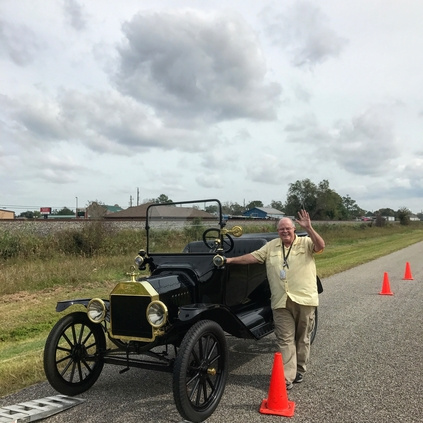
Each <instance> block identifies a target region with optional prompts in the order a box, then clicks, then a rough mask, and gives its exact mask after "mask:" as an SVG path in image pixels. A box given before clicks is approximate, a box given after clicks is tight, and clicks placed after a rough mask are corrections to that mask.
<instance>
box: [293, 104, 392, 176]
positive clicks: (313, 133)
mask: <svg viewBox="0 0 423 423" xmlns="http://www.w3.org/2000/svg"><path fill="white" fill-rule="evenodd" d="M392 121H393V120H392V117H391V116H390V114H389V113H387V111H386V110H385V108H382V107H376V106H375V107H373V108H369V109H368V110H367V111H365V112H363V113H362V114H360V115H357V116H355V117H353V118H352V119H351V121H345V120H344V121H339V122H337V123H336V124H335V125H334V126H333V127H331V128H329V127H323V126H322V125H320V124H319V122H318V121H317V119H316V117H315V116H314V115H304V116H302V117H300V118H298V119H297V120H295V121H294V122H292V123H290V124H289V125H287V126H286V127H285V130H286V131H287V133H288V135H287V141H288V142H290V143H298V144H302V145H304V146H307V149H306V150H305V151H304V154H305V155H306V156H307V155H309V157H310V158H311V159H313V160H314V159H320V160H322V161H327V160H331V159H332V160H335V162H336V164H337V165H338V166H339V167H340V168H341V169H343V170H346V171H347V172H350V173H351V174H356V175H363V176H366V175H374V176H380V175H383V174H384V173H388V172H387V169H389V168H390V166H392V161H393V160H394V159H395V158H396V157H397V153H398V147H397V145H396V140H395V133H394V132H395V131H394V127H393V124H392Z"/></svg>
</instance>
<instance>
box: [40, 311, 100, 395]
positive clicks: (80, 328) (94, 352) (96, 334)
mask: <svg viewBox="0 0 423 423" xmlns="http://www.w3.org/2000/svg"><path fill="white" fill-rule="evenodd" d="M105 349H106V338H105V336H104V331H103V328H102V326H101V324H96V323H93V322H91V321H90V320H89V319H88V316H87V313H84V312H75V313H71V314H68V315H66V316H64V317H63V318H61V319H60V320H59V321H58V322H57V323H56V324H55V326H54V327H53V329H52V330H51V332H50V334H49V336H48V338H47V341H46V345H45V348H44V372H45V374H46V377H47V380H48V381H49V382H50V384H51V386H52V387H53V388H54V389H56V390H57V391H58V392H60V393H61V394H64V395H71V396H73V395H78V394H80V393H82V392H85V391H87V390H88V389H89V388H91V386H92V385H94V383H95V382H96V381H97V379H98V377H99V376H100V373H101V371H102V370H103V366H104V362H103V360H102V359H101V357H99V352H100V351H104V350H105Z"/></svg>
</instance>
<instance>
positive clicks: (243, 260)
mask: <svg viewBox="0 0 423 423" xmlns="http://www.w3.org/2000/svg"><path fill="white" fill-rule="evenodd" d="M226 263H227V264H256V263H260V262H259V261H258V260H257V259H256V258H255V257H254V256H253V255H252V254H251V253H248V254H244V255H243V256H238V257H228V258H227V259H226Z"/></svg>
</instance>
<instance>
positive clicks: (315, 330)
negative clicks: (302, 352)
mask: <svg viewBox="0 0 423 423" xmlns="http://www.w3.org/2000/svg"><path fill="white" fill-rule="evenodd" d="M317 322H318V314H317V307H316V311H315V312H314V325H313V328H312V329H311V332H310V344H312V343H313V342H314V338H316V334H317Z"/></svg>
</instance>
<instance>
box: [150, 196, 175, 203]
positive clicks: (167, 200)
mask: <svg viewBox="0 0 423 423" xmlns="http://www.w3.org/2000/svg"><path fill="white" fill-rule="evenodd" d="M153 202H154V203H156V204H166V203H173V201H172V200H171V199H170V198H169V197H168V196H167V195H165V194H160V195H159V196H158V197H157V198H156V199H154V200H153Z"/></svg>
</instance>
